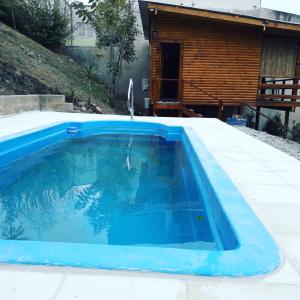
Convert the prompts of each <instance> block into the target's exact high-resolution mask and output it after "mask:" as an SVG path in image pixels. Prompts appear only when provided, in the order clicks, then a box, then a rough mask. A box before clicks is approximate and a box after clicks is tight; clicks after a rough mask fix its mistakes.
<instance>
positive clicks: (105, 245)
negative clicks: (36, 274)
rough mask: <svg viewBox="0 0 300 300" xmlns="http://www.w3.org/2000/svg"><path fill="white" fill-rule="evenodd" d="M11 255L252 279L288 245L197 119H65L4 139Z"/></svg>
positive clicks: (4, 216)
mask: <svg viewBox="0 0 300 300" xmlns="http://www.w3.org/2000/svg"><path fill="white" fill-rule="evenodd" d="M0 178H1V180H0V239H1V240H0V262H5V263H25V264H45V265H61V266H78V267H89V268H104V269H125V270H148V271H158V272H170V273H182V274H196V275H209V276H220V275H228V276H243V275H245V276H249V275H256V274H264V273H268V272H271V271H272V270H274V269H275V268H276V267H277V266H278V265H279V263H280V256H279V251H278V248H277V247H276V245H275V244H274V242H273V240H272V239H271V237H270V236H269V234H268V233H267V232H266V230H265V228H264V227H263V226H262V225H261V223H260V222H259V221H258V219H257V218H256V216H255V215H254V213H253V212H252V211H251V209H250V207H249V206H248V205H247V203H246V202H245V200H244V199H243V198H242V196H241V195H240V194H239V192H238V191H237V189H236V188H235V186H234V185H233V183H232V182H231V181H230V179H229V178H228V177H227V175H226V174H225V173H224V172H223V171H222V169H221V168H220V167H219V166H218V164H217V163H216V162H215V160H214V159H213V157H212V156H211V154H210V153H209V152H208V150H207V149H206V148H205V146H204V145H203V144H202V142H201V141H200V140H199V139H198V137H197V136H196V135H195V133H194V132H193V131H192V130H191V129H188V128H183V127H168V126H164V125H161V124H156V123H143V122H120V121H118V122H117V121H116V122H114V121H101V122H85V123H63V124H57V125H54V126H52V127H49V128H42V129H39V130H36V131H33V132H28V133H26V134H22V135H16V136H12V137H9V138H5V139H2V140H0Z"/></svg>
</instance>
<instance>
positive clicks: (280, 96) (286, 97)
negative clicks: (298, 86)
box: [257, 90, 300, 100]
mask: <svg viewBox="0 0 300 300" xmlns="http://www.w3.org/2000/svg"><path fill="white" fill-rule="evenodd" d="M296 91H297V90H296ZM257 99H259V100H264V99H291V100H298V99H300V95H297V94H296V95H278V94H272V95H267V94H266V95H257Z"/></svg>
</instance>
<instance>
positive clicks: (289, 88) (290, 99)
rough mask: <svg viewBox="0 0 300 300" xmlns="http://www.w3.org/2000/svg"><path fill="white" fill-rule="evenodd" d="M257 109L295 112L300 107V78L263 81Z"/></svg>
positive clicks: (263, 79)
mask: <svg viewBox="0 0 300 300" xmlns="http://www.w3.org/2000/svg"><path fill="white" fill-rule="evenodd" d="M256 106H257V107H266V108H272V109H284V110H290V111H295V109H296V107H300V77H294V78H281V79H269V80H266V79H265V78H264V77H263V78H262V79H261V82H260V85H259V89H258V95H257V101H256Z"/></svg>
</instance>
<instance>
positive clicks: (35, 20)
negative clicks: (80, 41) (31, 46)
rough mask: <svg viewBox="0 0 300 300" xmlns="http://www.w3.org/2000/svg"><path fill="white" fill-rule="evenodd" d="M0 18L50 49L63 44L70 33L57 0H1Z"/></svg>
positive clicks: (67, 21)
mask: <svg viewBox="0 0 300 300" xmlns="http://www.w3.org/2000/svg"><path fill="white" fill-rule="evenodd" d="M0 20H1V21H3V22H4V23H6V24H7V25H9V26H11V27H13V28H15V29H17V30H18V31H20V32H21V33H23V34H25V35H26V36H28V37H30V38H31V39H33V40H35V41H36V42H38V43H40V44H42V45H44V46H45V47H47V48H50V49H54V48H58V47H61V46H63V45H64V44H65V41H66V39H67V38H68V36H69V34H70V30H69V20H68V19H67V18H66V17H64V16H63V15H62V14H61V12H60V8H59V1H55V0H0Z"/></svg>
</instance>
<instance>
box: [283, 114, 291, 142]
mask: <svg viewBox="0 0 300 300" xmlns="http://www.w3.org/2000/svg"><path fill="white" fill-rule="evenodd" d="M289 119H290V109H289V108H287V109H286V110H285V117H284V132H283V138H284V139H287V137H288V130H289Z"/></svg>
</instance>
